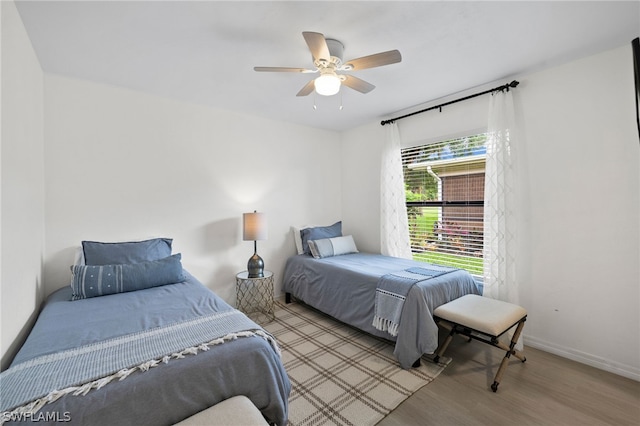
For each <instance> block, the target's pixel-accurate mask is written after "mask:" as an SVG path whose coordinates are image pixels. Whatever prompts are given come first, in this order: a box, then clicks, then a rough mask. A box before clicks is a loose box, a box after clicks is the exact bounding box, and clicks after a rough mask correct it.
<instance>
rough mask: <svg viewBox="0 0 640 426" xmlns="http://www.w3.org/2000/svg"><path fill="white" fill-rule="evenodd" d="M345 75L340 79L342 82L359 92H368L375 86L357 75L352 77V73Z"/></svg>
mask: <svg viewBox="0 0 640 426" xmlns="http://www.w3.org/2000/svg"><path fill="white" fill-rule="evenodd" d="M345 77H346V78H345V79H344V80H343V81H342V84H344V85H345V86H347V87H350V88H352V89H353V90H357V91H358V92H360V93H369V92H370V91H372V90H373V89H375V88H376V86H374V85H373V84H371V83H367V82H366V81H364V80H362V79H360V78H358V77H354V76H352V75H345Z"/></svg>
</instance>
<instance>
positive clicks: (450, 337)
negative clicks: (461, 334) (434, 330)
mask: <svg viewBox="0 0 640 426" xmlns="http://www.w3.org/2000/svg"><path fill="white" fill-rule="evenodd" d="M454 334H456V326H455V325H453V324H452V325H451V331H450V332H449V335H448V336H447V338H446V339H445V341H444V342H442V346H441V347H439V348H438V350H437V351H436V356H435V357H434V358H433V362H435V363H437V362H438V361H440V357H441V356H442V355H443V354H444V351H446V350H447V347H448V346H449V343H451V340H453V335H454Z"/></svg>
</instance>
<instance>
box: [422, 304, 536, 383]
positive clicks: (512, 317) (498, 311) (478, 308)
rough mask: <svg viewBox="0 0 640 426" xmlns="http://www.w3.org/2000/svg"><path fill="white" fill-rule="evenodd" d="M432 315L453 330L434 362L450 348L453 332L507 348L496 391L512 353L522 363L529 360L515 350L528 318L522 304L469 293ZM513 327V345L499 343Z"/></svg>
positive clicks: (499, 369)
mask: <svg viewBox="0 0 640 426" xmlns="http://www.w3.org/2000/svg"><path fill="white" fill-rule="evenodd" d="M433 316H434V319H435V321H436V323H441V322H442V321H444V322H446V323H448V325H449V326H450V327H451V332H450V333H449V335H448V336H447V338H446V340H445V341H444V342H443V344H442V346H441V347H439V348H438V350H437V351H436V356H435V357H434V361H435V362H438V360H439V359H440V357H441V356H442V354H444V351H445V350H447V346H449V343H451V339H453V336H454V334H462V335H465V336H467V337H468V338H469V341H471V339H475V340H479V341H481V342H484V343H488V344H490V345H492V346H495V347H497V348H500V349H502V350H504V351H506V354H505V356H504V358H503V359H502V362H501V363H500V367H499V368H498V372H497V373H496V376H495V378H494V380H493V384H492V385H491V389H492V390H493V391H494V392H496V391H497V390H498V385H499V384H500V379H501V378H502V374H503V373H504V370H505V369H506V368H507V364H508V363H509V357H511V355H513V356H515V357H516V358H518V359H519V360H520V361H522V362H525V361H526V360H527V359H526V358H525V356H524V354H523V353H522V352H520V351H517V350H515V349H514V347H515V345H516V342H517V341H518V338H519V337H520V333H521V332H522V328H523V327H524V322H525V321H526V319H527V311H526V310H525V309H524V308H523V307H521V306H518V305H514V304H512V303H507V302H503V301H501V300H495V299H489V298H488V297H482V296H478V295H475V294H467V295H465V296H462V297H460V298H458V299H454V300H452V301H451V302H449V303H445V304H444V305H441V306H439V307H437V308H436V309H435V310H434V311H433ZM514 326H515V327H516V330H515V332H514V333H513V336H512V338H511V344H510V345H509V346H507V345H505V344H504V343H502V342H500V341H499V340H498V339H499V337H500V336H502V335H503V334H504V333H506V332H507V331H508V330H510V329H511V328H512V327H514Z"/></svg>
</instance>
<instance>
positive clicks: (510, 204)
mask: <svg viewBox="0 0 640 426" xmlns="http://www.w3.org/2000/svg"><path fill="white" fill-rule="evenodd" d="M515 121H516V120H515V113H514V109H513V93H512V91H502V92H496V93H494V94H492V95H491V100H490V103H489V124H488V138H487V163H486V170H485V188H484V295H485V296H488V297H491V298H492V299H499V300H504V301H506V302H511V303H515V304H518V277H517V271H516V255H517V253H516V245H517V234H516V219H517V217H518V213H517V206H518V204H519V203H518V201H517V199H516V197H517V195H518V192H517V190H516V187H515V185H516V167H515V166H516V154H517V140H516V139H517V135H518V131H517V129H516V123H515Z"/></svg>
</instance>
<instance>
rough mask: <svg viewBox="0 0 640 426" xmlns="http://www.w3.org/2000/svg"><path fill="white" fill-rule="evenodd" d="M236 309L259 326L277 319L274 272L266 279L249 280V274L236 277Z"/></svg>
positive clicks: (265, 274) (269, 273) (265, 277)
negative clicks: (274, 306)
mask: <svg viewBox="0 0 640 426" xmlns="http://www.w3.org/2000/svg"><path fill="white" fill-rule="evenodd" d="M236 308H237V309H238V310H240V311H242V312H244V313H245V314H246V315H247V316H248V317H249V318H251V319H252V320H253V321H255V322H256V323H258V324H264V323H267V322H271V321H273V320H274V319H275V314H274V308H273V272H270V271H264V277H260V278H249V272H247V271H243V272H240V273H238V274H237V275H236Z"/></svg>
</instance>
